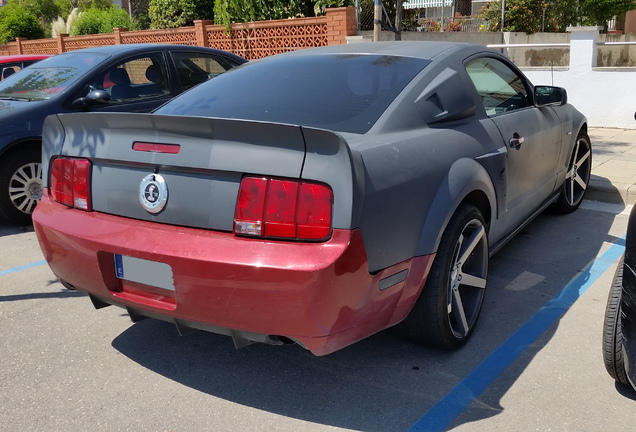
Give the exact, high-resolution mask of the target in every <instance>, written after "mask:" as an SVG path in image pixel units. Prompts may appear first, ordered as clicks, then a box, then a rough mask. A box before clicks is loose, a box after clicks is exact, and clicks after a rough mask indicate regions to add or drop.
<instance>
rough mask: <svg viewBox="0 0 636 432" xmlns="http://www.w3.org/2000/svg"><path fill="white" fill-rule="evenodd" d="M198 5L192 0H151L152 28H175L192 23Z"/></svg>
mask: <svg viewBox="0 0 636 432" xmlns="http://www.w3.org/2000/svg"><path fill="white" fill-rule="evenodd" d="M196 11H197V7H196V4H195V1H192V0H150V6H149V8H148V16H149V17H150V26H151V27H152V28H175V27H183V26H186V25H192V22H193V21H194V20H195V19H200V17H197V14H196Z"/></svg>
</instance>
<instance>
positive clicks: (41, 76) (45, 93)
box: [0, 52, 109, 101]
mask: <svg viewBox="0 0 636 432" xmlns="http://www.w3.org/2000/svg"><path fill="white" fill-rule="evenodd" d="M108 57H109V56H108V55H104V54H96V53H91V52H86V53H68V54H61V55H58V56H54V57H51V58H49V59H46V60H42V61H41V62H39V63H36V64H35V65H33V66H30V67H28V68H25V69H23V70H21V71H20V72H18V73H16V74H14V75H12V76H10V77H9V78H8V79H6V80H3V81H2V82H0V100H7V99H8V100H25V101H41V100H46V99H51V98H53V97H55V96H57V95H58V94H60V93H62V92H63V91H64V90H65V89H67V88H68V87H69V86H71V85H72V84H73V83H75V82H76V81H77V80H78V79H80V78H81V77H83V76H84V75H86V74H87V73H88V72H89V71H91V70H92V69H93V68H95V67H96V66H97V65H99V64H100V63H102V62H103V61H105V60H106V59H107V58H108Z"/></svg>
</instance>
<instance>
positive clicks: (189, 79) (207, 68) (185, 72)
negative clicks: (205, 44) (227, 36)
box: [172, 52, 226, 91]
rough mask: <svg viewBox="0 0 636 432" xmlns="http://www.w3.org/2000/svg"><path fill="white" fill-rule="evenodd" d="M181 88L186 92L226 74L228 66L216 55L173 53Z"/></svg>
mask: <svg viewBox="0 0 636 432" xmlns="http://www.w3.org/2000/svg"><path fill="white" fill-rule="evenodd" d="M172 57H173V58H174V63H175V66H176V68H177V72H178V76H179V81H180V82H181V88H182V89H183V90H184V91H185V90H188V89H190V88H192V87H194V86H195V85H197V84H201V83H202V82H204V81H207V80H208V79H209V78H213V77H215V76H217V75H218V74H221V73H223V72H225V70H226V66H224V64H223V63H222V61H221V60H220V59H219V58H218V57H217V56H215V55H210V54H204V53H197V52H173V53H172Z"/></svg>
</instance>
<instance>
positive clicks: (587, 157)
mask: <svg viewBox="0 0 636 432" xmlns="http://www.w3.org/2000/svg"><path fill="white" fill-rule="evenodd" d="M591 155H592V149H591V146H590V143H589V141H588V140H587V139H586V138H585V137H583V136H580V137H579V138H578V139H577V140H576V145H575V147H574V151H573V153H572V160H571V161H570V166H569V167H568V172H567V174H566V176H565V199H566V200H567V203H568V204H569V205H570V206H575V205H577V204H578V203H579V202H580V201H581V200H582V199H583V195H584V194H585V190H586V189H587V185H588V182H589V181H590V173H591V171H592V169H591V161H592V158H591Z"/></svg>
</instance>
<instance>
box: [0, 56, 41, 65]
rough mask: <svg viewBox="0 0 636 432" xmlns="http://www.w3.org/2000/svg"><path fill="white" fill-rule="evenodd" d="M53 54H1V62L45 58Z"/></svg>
mask: <svg viewBox="0 0 636 432" xmlns="http://www.w3.org/2000/svg"><path fill="white" fill-rule="evenodd" d="M52 55H53V54H15V55H7V56H0V64H2V63H9V62H15V61H25V60H27V61H28V60H43V59H45V58H49V57H51V56H52Z"/></svg>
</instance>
